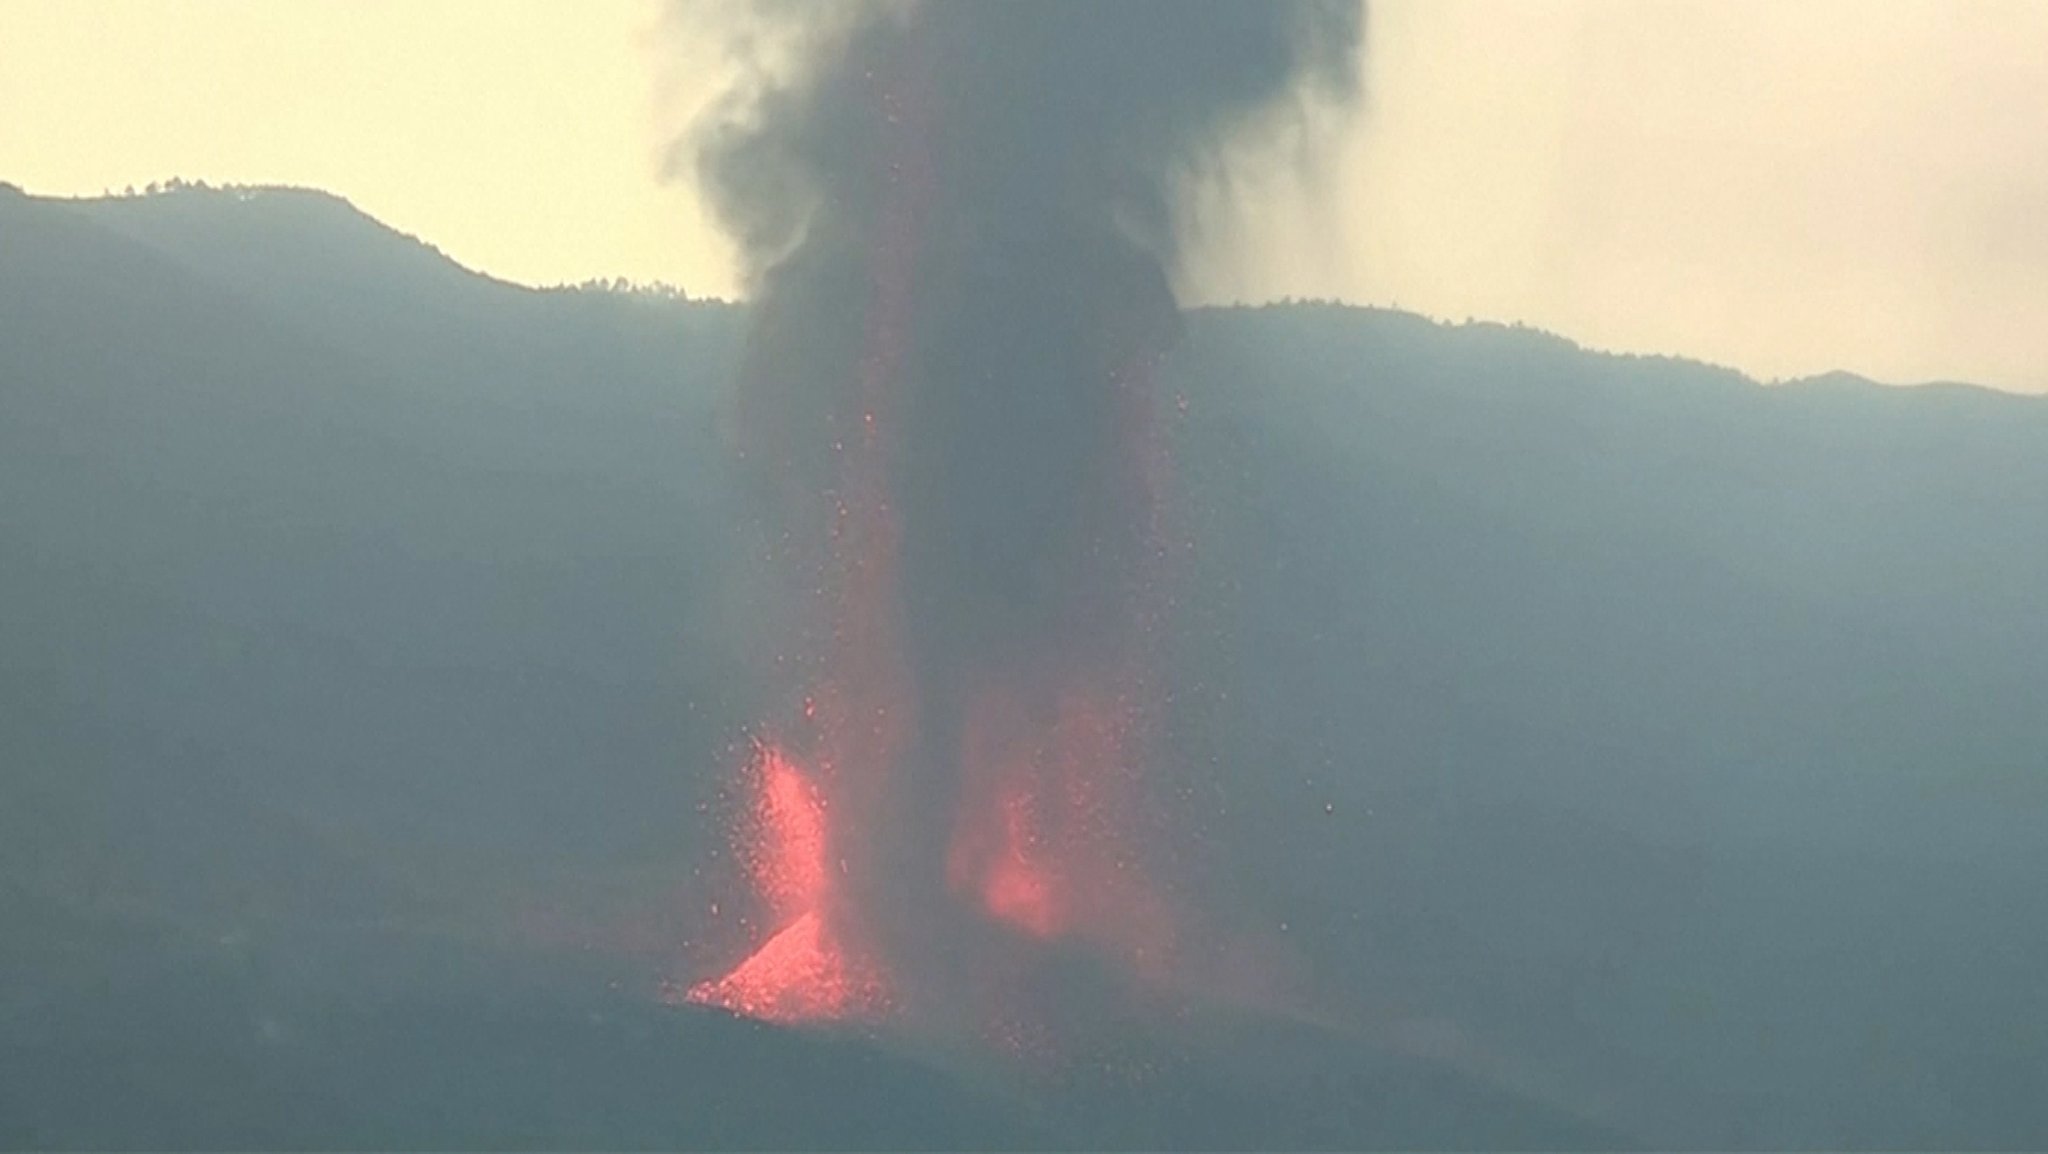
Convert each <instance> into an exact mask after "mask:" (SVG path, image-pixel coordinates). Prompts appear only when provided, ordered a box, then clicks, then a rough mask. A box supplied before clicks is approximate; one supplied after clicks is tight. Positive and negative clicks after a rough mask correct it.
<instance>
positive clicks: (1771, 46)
mask: <svg viewBox="0 0 2048 1154" xmlns="http://www.w3.org/2000/svg"><path fill="white" fill-rule="evenodd" d="M1190 2H1199V0H1190ZM660 25H661V21H660V5H659V3H658V0H0V180H11V181H14V182H16V183H18V184H21V185H22V186H24V187H26V188H28V189H29V190H30V191H32V192H39V193H53V194H69V193H97V192H99V191H100V190H101V189H103V188H119V187H121V186H123V185H127V184H131V183H133V184H137V185H140V184H144V183H147V182H148V181H150V180H153V179H159V178H163V177H168V176H172V175H179V176H184V177H186V178H188V179H201V178H203V179H206V180H208V181H211V182H229V181H234V182H251V183H257V182H281V183H291V184H305V185H314V186H319V187H322V188H327V189H330V190H333V191H335V192H339V193H341V194H343V195H345V196H347V197H349V198H350V199H352V200H353V201H355V202H356V203H357V204H358V205H360V206H361V207H362V208H364V209H365V210H366V211H369V212H371V213H373V214H375V215H376V216H378V217H380V218H382V219H384V220H385V221H387V222H389V223H391V224H392V225H394V226H396V227H398V228H400V229H403V230H405V231H407V232H411V233H415V234H417V235H419V236H421V237H423V238H425V239H428V240H431V241H433V242H435V243H436V244H438V245H440V246H441V247H442V248H443V249H444V250H446V251H447V252H449V253H450V254H451V255H453V256H455V257H456V258H457V259H459V260H462V261H463V262H465V263H467V264H469V265H471V266H473V267H477V268H481V269H484V270H486V271H489V272H492V273H495V274H497V275H500V276H504V277H507V278H509V279H513V280H519V281H526V282H530V283H548V282H559V281H575V280H582V279H585V278H587V277H591V276H600V275H602V276H611V275H614V274H619V275H625V276H628V277H632V278H635V279H640V280H652V279H663V280H670V281H674V282H677V283H679V284H681V285H683V286H684V287H685V288H687V289H690V290H691V291H693V292H699V293H730V292H731V291H732V289H733V283H732V276H731V271H730V267H729V260H728V254H727V252H726V250H725V247H724V246H723V245H722V244H721V243H720V242H719V239H718V238H717V236H716V235H715V234H714V233H713V232H712V231H711V230H710V229H709V228H708V227H707V225H706V223H705V221H704V220H703V219H702V217H701V215H700V214H699V213H698V211H697V208H696V204H695V202H694V199H693V198H692V197H691V195H690V193H689V190H688V189H687V188H683V187H678V186H675V185H673V184H664V183H663V182H662V180H661V178H660V168H661V163H660V161H661V154H662V152H663V150H664V148H665V146H666V143H667V141H668V139H670V138H671V137H672V136H673V135H674V133H675V131H676V130H677V129H678V128H679V127H680V125H681V123H682V120H683V118H684V117H685V116H686V114H687V110H688V108H689V106H690V102H691V100H692V99H693V98H694V96H695V95H696V94H697V93H700V92H701V91H702V90H703V88H704V86H705V84H706V79H705V77H704V75H703V74H702V72H701V70H702V69H704V68H707V67H710V66H711V65H713V64H714V63H715V62H713V61H708V60H705V59H703V54H702V53H701V52H698V53H693V52H692V51H691V50H690V46H689V45H687V44H684V45H678V44H677V43H675V41H674V37H673V35H672V34H668V33H663V32H662V31H661V28H660ZM1370 39H1371V44H1370V47H1369V49H1368V54H1369V60H1368V74H1369V77H1370V86H1371V91H1370V96H1369V100H1368V105H1367V107H1366V109H1365V110H1364V111H1363V113H1362V114H1361V115H1360V116H1358V117H1357V118H1356V119H1355V120H1354V121H1353V122H1352V123H1351V124H1350V126H1349V127H1348V128H1346V129H1345V130H1344V131H1343V132H1342V133H1341V135H1339V136H1338V137H1337V138H1336V139H1335V140H1334V142H1333V144H1332V147H1331V148H1330V149H1329V151H1328V153H1327V157H1326V161H1327V172H1326V173H1325V176H1326V179H1325V180H1324V182H1323V185H1322V187H1321V189H1320V192H1319V194H1318V195H1319V197H1320V199H1319V200H1316V201H1315V203H1313V204H1310V203H1308V201H1309V200H1310V199H1312V198H1309V197H1305V196H1282V195H1277V194H1276V195H1274V196H1272V197H1270V198H1268V199H1265V200H1262V201H1260V202H1258V203H1256V204H1254V205H1252V206H1251V207H1252V208H1253V209H1254V210H1255V211H1254V212H1253V213H1252V214H1251V215H1250V216H1249V218H1248V219H1247V220H1246V222H1245V225H1244V227H1243V228H1242V229H1241V230H1240V233H1239V240H1240V244H1239V245H1238V246H1237V247H1238V249H1239V250H1240V251H1247V252H1256V253H1258V254H1260V255H1259V257H1258V258H1257V259H1256V260H1250V261H1246V260H1230V259H1223V258H1221V257H1219V259H1217V260H1214V261H1211V262H1208V263H1207V264H1206V265H1205V266H1204V267H1202V268H1200V269H1198V270H1196V273H1195V274H1194V281H1193V283H1192V285H1191V288H1192V289H1193V291H1194V293H1195V294H1196V295H1197V296H1200V297H1205V298H1209V299H1233V298H1242V299H1260V298H1265V297H1270V296H1279V295H1285V294H1292V295H1297V296H1303V295H1315V296H1338V297H1344V298H1347V299H1351V300H1356V301H1362V302H1370V303H1379V304H1386V303H1398V304H1399V305H1401V306H1402V307H1404V308H1413V309H1416V310H1419V311H1422V312H1427V313H1430V314H1432V315H1436V316H1441V317H1450V318H1456V319H1463V318H1464V317H1466V316H1468V315H1469V316H1474V317H1480V318H1488V319H1497V320H1520V321H1524V322H1527V323H1529V324H1532V325H1536V326H1539V327H1542V328H1548V329H1553V330H1556V331H1558V332H1561V333H1564V334H1565V335H1567V336H1571V337H1574V338H1576V339H1578V340H1580V341H1582V342H1583V343H1586V344H1589V345H1593V346H1596V347H1602V348H1612V349H1623V350H1629V351H1640V352H1668V353H1679V354H1685V355H1691V356H1697V357H1701V358H1704V359H1708V360H1714V361H1719V362H1722V363H1727V364H1732V365H1735V366H1737V367H1739V368H1742V369H1745V370H1747V371H1750V372H1752V373H1755V374H1757V375H1759V376H1762V377H1766V378H1768V377H1777V376H1793V375H1799V374H1804V373H1811V372H1817V371H1822V370H1825V369H1829V368H1837V367H1841V368H1848V369H1852V370H1855V371H1859V372H1863V373H1866V374H1869V375H1872V376H1876V377H1879V378H1881V379H1887V380H1895V381H1914V380H1923V379H1930V378H1948V379H1963V380H1974V381H1978V382H1982V383H1987V384H1995V385H2002V386H2006V387H2011V388H2024V389H2030V390H2034V391H2048V0H1376V2H1375V3H1374V5H1373V24H1372V28H1371V33H1370Z"/></svg>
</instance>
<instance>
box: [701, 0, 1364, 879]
mask: <svg viewBox="0 0 2048 1154" xmlns="http://www.w3.org/2000/svg"><path fill="white" fill-rule="evenodd" d="M685 13H686V16H687V17H689V18H692V23H693V24H694V26H695V27H696V28H698V29H699V30H700V31H701V30H705V29H710V30H713V31H715V32H716V33H718V34H719V35H721V36H722V37H723V38H724V40H725V42H726V47H727V49H728V58H729V59H732V60H736V61H739V62H740V68H739V71H738V74H737V77H736V79H735V80H734V81H733V83H732V84H731V86H730V87H729V88H728V89H727V90H726V91H725V92H724V93H723V94H722V96H721V98H720V99H718V100H717V101H715V102H714V103H713V104H712V105H711V106H710V110H709V112H708V113H707V114H706V115H705V116H704V117H703V118H702V119H701V120H700V122H699V123H698V124H697V125H696V126H695V128H694V129H693V131H692V133H691V134H690V136H689V137H688V138H687V139H686V140H685V141H683V142H682V143H681V144H680V145H679V146H678V152H677V157H678V164H679V165H680V166H683V167H686V168H687V169H688V170H689V172H690V173H691V175H693V176H694V177H695V179H696V180H697V181H698V182H699V184H700V185H701V187H702V189H703V191H704V194H705V198H706V200H707V202H708V203H709V204H710V205H711V206H712V207H713V209H714V211H715V212H716V214H717V216H718V217H719V219H720V220H721V222H722V224H723V225H724V227H725V228H726V230H727V231H728V232H729V233H730V235H731V236H732V237H733V238H734V240H735V241H736V242H737V243H738V245H739V246H740V250H741V253H742V258H743V262H744V271H745V275H746V278H747V282H748V285H749V289H750V292H751V295H752V297H753V300H754V306H755V311H754V331H753V333H752V335H751V339H750V343H749V348H748V352H747V354H746V362H745V365H744V367H743V370H742V371H743V377H744V379H743V381H742V388H741V392H740V397H739V421H740V426H741V441H742V444H743V445H744V446H745V449H746V453H747V456H748V461H749V464H750V466H751V467H752V469H751V471H752V472H753V474H754V476H755V478H756V480H757V481H759V482H760V483H761V484H762V485H763V486H764V488H765V491H766V492H768V493H769V494H770V495H771V496H772V497H773V501H772V502H771V504H772V507H773V509H774V521H775V524H776V531H777V536H778V538H779V539H780V540H782V541H784V542H785V543H788V547H787V549H786V550H785V551H786V553H788V554H790V555H800V554H803V553H804V552H805V551H806V550H809V551H810V554H811V555H810V556H809V557H808V559H807V560H806V562H805V564H808V565H809V566H810V567H811V568H810V570H806V572H810V571H817V572H821V573H822V572H824V571H826V570H828V569H829V568H830V566H831V563H830V561H829V559H828V558H827V557H826V554H829V553H830V552H831V550H832V549H834V548H836V547H839V546H835V545H834V544H833V542H834V541H835V540H836V539H835V537H834V533H833V519H834V517H835V515H843V509H844V507H845V505H846V503H847V502H848V501H849V500H854V499H857V498H858V496H859V494H857V493H850V492H849V490H851V489H854V488H857V487H858V486H859V485H860V484H861V483H862V482H861V481H859V480H857V479H855V477H854V474H855V473H857V472H858V469H857V468H851V469H850V468H849V464H848V456H849V453H852V452H855V451H856V450H853V449H850V448H849V446H855V445H858V444H872V443H874V442H873V441H872V440H871V438H872V437H873V436H874V434H873V433H872V430H871V426H872V425H873V424H874V423H875V422H876V421H877V420H879V421H880V423H881V425H882V432H881V434H880V435H881V436H882V438H884V440H885V442H886V447H885V448H883V449H877V450H876V461H877V463H876V465H875V469H874V472H873V484H874V485H875V486H877V487H878V488H879V489H881V490H882V494H883V495H882V497H881V500H882V502H883V503H884V504H886V506H887V508H888V511H889V517H890V519H891V524H892V526H893V527H894V530H895V531H896V532H899V533H900V537H899V538H897V539H896V541H895V542H894V544H893V555H894V559H895V560H894V563H895V565H896V566H897V569H896V571H895V577H894V587H893V591H892V594H891V596H892V597H893V598H894V599H895V601H896V605H895V606H894V609H895V610H896V611H897V612H898V613H900V619H901V622H902V625H901V637H900V640H899V645H900V649H901V660H902V662H903V664H904V665H905V666H906V667H907V669H908V677H909V680H910V683H911V691H912V692H913V693H914V695H915V702H914V705H915V709H916V715H917V718H918V721H917V725H916V733H915V734H914V736H913V737H912V739H911V744H912V750H911V752H910V754H909V755H908V757H907V759H906V760H908V761H909V762H910V763H911V764H910V765H909V766H907V767H904V768H903V769H902V770H901V773H900V775H899V780H900V783H901V784H900V785H899V786H898V787H896V788H893V789H892V791H891V792H892V797H891V798H890V799H889V801H888V803H887V808H888V809H889V811H890V813H889V816H888V818H887V821H888V823H889V825H890V827H891V828H890V830H889V831H887V832H876V831H870V832H874V833H875V836H877V837H878V838H879V839H880V840H881V841H883V842H884V843H886V844H884V845H882V846H880V847H879V848H878V849H877V850H876V853H877V855H878V860H886V861H887V862H888V863H890V864H888V865H886V866H879V867H875V868H876V869H881V870H885V871H886V872H888V873H889V874H890V875H891V876H890V882H891V885H892V888H893V889H894V890H895V891H896V892H897V893H898V894H899V897H898V898H897V899H896V900H898V901H907V902H909V903H911V904H919V903H920V898H919V896H918V894H919V891H920V890H921V889H928V888H931V887H933V886H936V885H937V884H938V880H937V878H936V869H937V867H936V866H935V865H933V864H931V863H936V862H939V861H942V860H943V857H944V845H943V839H944V832H943V831H944V830H945V829H946V828H947V827H948V824H949V819H950V815H951V813H952V810H953V808H954V806H955V803H956V801H957V795H958V792H959V789H960V783H959V777H960V775H961V773H962V767H960V766H959V765H957V764H954V762H955V761H956V759H957V758H958V756H959V752H958V751H959V749H960V746H961V737H962V733H961V730H962V726H963V725H964V724H965V722H964V714H965V712H966V710H967V708H968V701H969V698H971V697H972V695H974V694H976V693H978V692H981V691H983V690H985V689H986V688H987V687H988V686H989V685H991V684H994V683H1000V684H1004V685H1007V686H1017V685H1023V686H1027V687H1028V686H1030V685H1033V684H1037V683H1041V682H1043V681H1044V680H1045V679H1046V678H1047V677H1054V678H1056V677H1057V676H1059V675H1058V674H1057V673H1048V672H1047V671H1049V670H1056V669H1073V668H1077V667H1085V666H1089V665H1092V664H1102V663H1106V662H1110V661H1113V660H1115V658H1116V655H1117V653H1118V652H1119V650H1120V649H1121V648H1123V647H1127V646H1128V645H1129V643H1130V639H1131V635H1132V633H1133V631H1134V630H1135V629H1137V628H1139V626H1138V625H1137V618H1138V617H1139V616H1140V613H1141V611H1140V609H1139V608H1138V604H1139V600H1140V599H1141V598H1142V597H1143V595H1144V594H1143V590H1142V589H1141V588H1140V586H1142V584H1143V581H1144V578H1143V572H1144V565H1143V555H1144V554H1145V553H1146V552H1147V551H1148V550H1149V549H1151V548H1152V547H1153V543H1152V542H1150V541H1149V540H1148V539H1147V535H1146V530H1145V520H1146V518H1147V516H1148V513H1149V506H1148V502H1149V499H1150V498H1149V497H1148V495H1147V493H1146V491H1145V485H1144V480H1143V477H1142V476H1141V474H1142V472H1143V462H1142V461H1140V460H1134V457H1136V456H1138V455H1140V446H1139V440H1140V439H1141V434H1142V428H1141V426H1142V425H1143V424H1144V422H1145V420H1146V418H1145V417H1144V415H1143V410H1144V406H1145V405H1146V403H1147V402H1148V401H1149V397H1148V395H1147V394H1148V393H1149V384H1148V376H1147V374H1148V372H1149V369H1150V367H1151V365H1152V364H1153V363H1154V362H1155V361H1156V360H1157V359H1158V357H1159V356H1161V355H1162V354H1163V353H1164V352H1165V351H1166V350H1167V349H1168V347H1169V346H1170V345H1171V344H1172V342H1173V341H1174V339H1175V338H1176V336H1177V334H1178V331H1179V318H1178V313H1177V307H1176V302H1175V300H1174V296H1173V291H1172V288H1171V284H1172V281H1173V277H1174V274H1175V272H1176V270H1177V269H1178V267H1179V265H1180V263H1181V255H1182V251H1183V250H1182V232H1181V230H1180V229H1179V228H1177V227H1176V219H1177V213H1176V210H1177V207H1178V206H1179V205H1180V204H1181V203H1182V198H1183V197H1184V196H1185V194H1186V193H1188V192H1189V191H1190V190H1192V189H1194V188H1196V187H1198V186H1207V187H1211V188H1214V187H1218V186H1219V182H1221V181H1223V180H1224V179H1225V178H1227V176H1228V170H1229V169H1230V167H1231V165H1232V160H1231V157H1232V156H1233V155H1234V152H1233V150H1232V148H1231V146H1232V145H1233V144H1234V143H1236V142H1237V141H1238V140H1239V138H1240V137H1242V136H1244V135H1246V134H1247V133H1251V132H1255V131H1257V130H1258V129H1259V128H1260V127H1261V126H1262V125H1266V124H1270V123H1271V120H1270V118H1272V117H1276V116H1280V117H1284V116H1286V115H1287V114H1288V112H1289V109H1290V108H1296V107H1299V106H1300V102H1303V101H1310V100H1321V101H1326V102H1327V101H1336V102H1343V101H1346V100H1348V99H1349V98H1350V96H1351V95H1352V94H1353V92H1354V90H1355V89H1356V86H1357V83H1358V80H1359V77H1358V76H1357V67H1358V63H1357V61H1358V47H1359V41H1360V38H1361V35H1362V33H1363V25H1364V19H1365V14H1364V9H1363V7H1362V5H1361V4H1360V3H1359V2H1358V0H1204V2H1202V3H1187V2H1185V0H1121V2H1113V3H1094V2H1081V0H1033V2H1030V3H1024V2H1016V0H946V2H925V3H866V4H837V3H834V4H826V3H816V4H813V3H803V2H796V0H754V2H753V3H745V4H737V5H719V6H717V7H716V8H709V7H697V6H690V7H687V8H686V9H685ZM878 408H880V409H881V410H883V411H882V412H881V413H880V414H879V416H878V414H877V409H878ZM829 580H830V579H829V578H820V579H819V580H818V581H817V582H814V583H815V584H828V583H829ZM807 583H813V582H808V579H807ZM902 895H908V896H902Z"/></svg>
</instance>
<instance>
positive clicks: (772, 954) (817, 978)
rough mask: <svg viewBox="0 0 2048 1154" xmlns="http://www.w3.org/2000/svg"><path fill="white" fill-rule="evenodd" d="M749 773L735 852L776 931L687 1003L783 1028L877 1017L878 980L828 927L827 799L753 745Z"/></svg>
mask: <svg viewBox="0 0 2048 1154" xmlns="http://www.w3.org/2000/svg"><path fill="white" fill-rule="evenodd" d="M752 774H753V786H754V790H755V797H754V810H753V813H752V815H751V819H750V822H749V823H748V828H746V829H745V830H743V831H742V832H741V837H740V843H741V844H740V845H739V847H738V848H739V849H740V852H741V854H742V856H743V857H744V858H745V859H746V860H747V866H748V872H749V873H750V874H751V875H752V878H753V883H754V889H755V893H756V894H757V896H758V897H759V898H760V899H761V901H762V902H763V904H765V905H766V906H767V907H768V911H769V913H770V914H771V915H772V916H774V917H776V918H777V919H778V920H779V922H780V928H779V929H777V930H776V931H775V933H774V935H773V936H772V937H770V938H769V939H768V940H767V942H766V943H765V944H763V945H762V946H761V947H760V948H759V949H757V950H755V951H754V952H753V953H752V954H751V955H749V956H748V957H747V958H746V960H745V961H742V962H741V963H740V964H739V965H738V966H736V967H734V968H733V969H732V970H731V972H729V973H727V974H726V975H725V976H723V977H721V978H717V979H715V980H712V981H707V982H700V983H698V984H697V985H695V986H692V987H690V989H689V990H688V991H687V992H685V993H684V995H683V1000H685V1001H688V1002H692V1003H695V1004H698V1005H705V1006H717V1007H719V1008H721V1009H726V1010H730V1011H732V1012H733V1013H736V1014H745V1015H747V1016H748V1017H753V1018H760V1019H762V1020H764V1021H770V1022H782V1023H796V1022H810V1021H820V1020H835V1019H842V1018H853V1017H871V1016H874V1015H876V1014H878V1013H880V1012H881V1011H882V1009H883V1008H884V1007H885V1005H886V1003H887V992H886V987H885V985H884V983H883V981H882V979H881V976H880V974H879V973H878V972H877V971H876V970H875V968H874V967H872V966H870V965H867V964H865V963H863V962H861V961H859V960H857V959H855V958H852V957H850V956H849V954H848V952H847V951H846V950H845V948H844V947H843V945H842V943H841V942H840V941H839V940H838V935H837V934H835V933H834V931H833V928H832V926H831V924H830V922H829V921H828V920H827V918H828V914H829V912H830V911H829V903H830V901H831V897H832V885H831V880H832V875H831V871H830V869H829V868H828V865H827V860H828V854H829V853H830V845H831V841H830V837H829V833H830V830H829V827H828V826H827V823H826V816H827V815H826V809H825V801H824V798H823V796H822V795H821V794H820V793H819V792H818V788H817V786H816V784H815V783H813V782H812V781H811V780H810V778H809V777H808V776H807V775H806V774H805V773H804V772H803V770H802V769H800V768H799V767H798V766H797V764H796V762H795V761H794V760H793V759H791V758H790V756H789V755H788V754H787V753H786V752H785V751H784V750H783V749H782V748H781V747H779V746H777V745H774V744H771V743H767V742H762V743H758V744H756V745H755V747H754V761H753V767H752Z"/></svg>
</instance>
